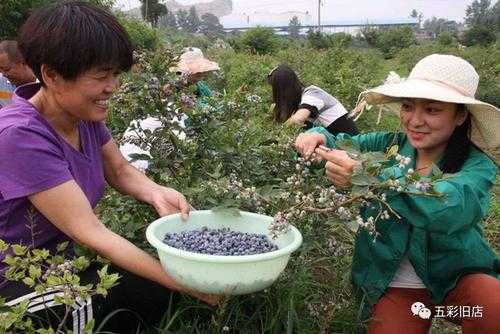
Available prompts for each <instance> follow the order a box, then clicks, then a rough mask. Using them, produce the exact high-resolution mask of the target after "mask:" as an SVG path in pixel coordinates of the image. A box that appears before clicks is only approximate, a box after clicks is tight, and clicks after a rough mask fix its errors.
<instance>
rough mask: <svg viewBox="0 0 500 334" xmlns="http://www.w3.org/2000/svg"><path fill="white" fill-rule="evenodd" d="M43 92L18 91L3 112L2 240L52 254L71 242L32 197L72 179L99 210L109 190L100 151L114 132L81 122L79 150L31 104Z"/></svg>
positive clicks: (0, 125)
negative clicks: (43, 212) (44, 214)
mask: <svg viewBox="0 0 500 334" xmlns="http://www.w3.org/2000/svg"><path fill="white" fill-rule="evenodd" d="M39 89H40V85H39V84H28V85H25V86H22V87H19V88H18V89H16V91H15V92H14V97H13V101H12V104H11V105H9V106H8V107H6V108H4V109H2V110H1V112H0V239H3V240H4V241H6V242H7V243H10V244H24V245H29V246H34V247H35V248H46V249H49V250H54V249H55V247H56V246H57V244H58V243H61V242H63V241H68V240H69V238H68V237H67V236H66V235H65V234H64V233H62V232H61V231H60V230H59V229H57V228H56V227H55V226H54V225H52V224H51V223H50V221H48V220H47V219H46V218H45V217H44V216H43V215H42V214H41V213H40V212H38V211H37V210H36V209H35V208H34V207H33V205H32V204H31V202H30V201H29V200H28V196H30V195H32V194H36V193H38V192H41V191H44V190H48V189H50V188H53V187H56V186H58V185H60V184H62V183H64V182H67V181H69V180H74V181H75V182H76V183H77V184H78V185H79V186H80V188H81V189H82V190H83V192H84V193H85V195H86V197H87V199H88V200H89V203H90V205H91V206H92V207H95V205H96V204H97V202H98V201H99V199H100V198H101V197H102V195H103V193H104V188H105V180H104V168H103V160H102V154H101V148H102V146H103V145H104V144H106V143H107V142H108V141H109V140H110V139H111V134H110V132H109V130H108V129H107V128H106V126H105V125H104V123H102V122H90V121H80V123H79V132H80V145H81V151H78V150H76V149H75V148H74V147H73V146H71V145H70V144H69V143H68V142H67V141H66V140H64V139H63V138H62V137H61V136H60V135H59V134H58V133H57V132H56V131H55V130H54V129H53V128H52V126H51V125H50V124H49V123H48V122H47V121H46V120H45V119H44V118H43V116H42V115H41V114H40V113H39V112H38V110H37V109H36V108H35V107H34V106H33V105H32V104H31V103H30V102H29V101H28V100H29V99H30V98H31V97H32V96H33V95H34V94H35V93H36V92H37V91H38V90H39ZM54 210H57V208H54ZM69 249H70V250H71V249H72V247H69ZM3 258H4V256H3V255H1V254H0V288H1V287H2V286H3V285H5V284H6V283H7V282H4V279H3V275H2V273H3V271H4V270H5V264H4V263H3V262H2V261H3Z"/></svg>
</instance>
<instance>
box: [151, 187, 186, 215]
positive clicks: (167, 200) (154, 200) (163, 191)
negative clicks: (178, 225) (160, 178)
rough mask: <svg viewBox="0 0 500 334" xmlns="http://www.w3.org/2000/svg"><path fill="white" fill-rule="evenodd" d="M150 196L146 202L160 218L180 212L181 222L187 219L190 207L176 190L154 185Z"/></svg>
mask: <svg viewBox="0 0 500 334" xmlns="http://www.w3.org/2000/svg"><path fill="white" fill-rule="evenodd" d="M150 196H151V198H150V200H149V201H148V202H149V204H151V205H152V206H153V207H154V208H155V209H156V212H158V214H159V215H160V217H163V216H167V215H171V214H173V213H177V212H180V213H181V218H182V220H187V219H188V217H189V210H190V207H191V206H190V205H189V203H188V201H187V200H186V198H185V197H184V195H182V194H181V193H180V192H178V191H177V190H175V189H172V188H167V187H163V186H160V185H156V186H155V187H154V188H153V190H152V191H151V194H150Z"/></svg>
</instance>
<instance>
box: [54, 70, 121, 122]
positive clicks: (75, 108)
mask: <svg viewBox="0 0 500 334" xmlns="http://www.w3.org/2000/svg"><path fill="white" fill-rule="evenodd" d="M119 74H120V72H119V71H117V70H116V69H111V68H93V69H91V70H88V71H86V72H84V73H83V74H81V75H80V76H78V77H77V78H76V79H74V80H64V79H62V78H61V77H60V76H59V77H58V79H57V80H50V81H47V80H46V81H45V82H46V83H47V88H48V89H49V91H51V93H52V94H51V96H53V98H54V99H55V102H56V104H57V105H58V106H59V107H60V108H61V109H62V110H64V111H65V112H66V113H68V114H70V115H71V116H72V117H74V118H76V119H81V120H86V121H94V122H96V121H103V120H105V119H106V114H107V107H108V101H109V98H110V97H111V95H112V93H113V92H114V91H115V90H116V88H117V87H118V84H119V80H118V76H119Z"/></svg>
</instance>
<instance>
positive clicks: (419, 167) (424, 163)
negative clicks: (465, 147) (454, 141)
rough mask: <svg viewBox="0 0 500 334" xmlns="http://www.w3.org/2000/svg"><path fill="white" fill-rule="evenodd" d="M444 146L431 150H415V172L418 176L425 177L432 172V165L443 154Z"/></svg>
mask: <svg viewBox="0 0 500 334" xmlns="http://www.w3.org/2000/svg"><path fill="white" fill-rule="evenodd" d="M445 148H446V145H443V146H442V147H437V148H433V149H432V150H426V149H417V157H416V162H415V170H416V171H417V173H418V174H420V176H427V175H429V173H430V172H431V170H432V164H434V163H436V162H437V161H438V159H439V157H440V156H441V155H442V154H443V153H444V150H445Z"/></svg>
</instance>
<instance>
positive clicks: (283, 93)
mask: <svg viewBox="0 0 500 334" xmlns="http://www.w3.org/2000/svg"><path fill="white" fill-rule="evenodd" d="M267 82H268V83H269V84H270V85H271V86H272V89H273V102H274V104H275V107H274V112H273V117H274V120H275V121H276V122H280V123H282V122H285V121H286V120H287V119H288V118H290V116H292V115H293V114H294V113H295V112H296V111H297V109H298V107H299V104H300V101H301V98H302V91H303V90H304V85H303V84H302V82H300V80H299V78H298V77H297V74H295V72H294V71H293V70H292V69H291V68H290V66H288V65H279V66H278V67H276V68H275V69H274V70H273V71H272V72H271V73H269V75H268V76H267Z"/></svg>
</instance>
